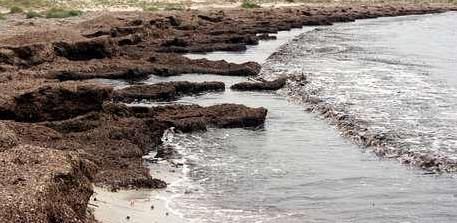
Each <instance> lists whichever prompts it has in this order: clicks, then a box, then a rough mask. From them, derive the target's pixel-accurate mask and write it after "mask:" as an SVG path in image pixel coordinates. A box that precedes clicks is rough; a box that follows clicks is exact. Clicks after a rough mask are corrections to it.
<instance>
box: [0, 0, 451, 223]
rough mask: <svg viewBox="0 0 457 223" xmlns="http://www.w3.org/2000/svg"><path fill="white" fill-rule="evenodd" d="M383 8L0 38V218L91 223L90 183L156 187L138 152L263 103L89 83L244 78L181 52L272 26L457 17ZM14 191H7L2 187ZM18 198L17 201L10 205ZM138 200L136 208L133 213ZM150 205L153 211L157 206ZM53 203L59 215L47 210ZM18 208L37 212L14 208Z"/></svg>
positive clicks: (248, 120) (251, 14) (237, 42)
mask: <svg viewBox="0 0 457 223" xmlns="http://www.w3.org/2000/svg"><path fill="white" fill-rule="evenodd" d="M395 7H397V6H390V5H383V6H352V7H348V6H345V7H341V6H337V7H335V8H331V7H328V8H327V7H325V8H323V9H320V8H312V7H307V6H304V7H302V8H277V9H256V10H238V9H232V10H226V11H185V12H173V13H163V14H161V13H141V14H140V15H138V14H132V13H128V12H126V13H111V14H108V15H102V16H101V17H97V18H95V19H91V20H88V21H81V22H77V23H70V24H69V25H68V27H65V26H64V27H60V28H59V29H58V30H53V31H42V30H40V31H38V30H37V29H35V28H36V27H35V28H32V29H31V31H30V32H18V33H20V34H18V35H14V32H13V34H8V35H9V36H5V35H3V36H0V75H1V76H0V77H1V81H0V85H1V86H2V87H3V88H2V97H1V98H0V117H1V118H2V121H1V123H0V124H1V125H0V127H1V128H0V130H1V135H0V136H1V137H0V142H1V143H2V144H1V145H2V146H1V147H2V149H1V150H0V152H1V153H2V154H1V155H2V161H3V165H2V166H0V168H1V169H2V172H3V174H4V177H3V178H4V179H5V182H3V189H2V191H1V192H2V193H3V194H5V196H2V201H3V203H4V205H2V206H1V208H0V210H2V213H12V214H10V215H0V220H2V221H8V222H9V221H11V222H14V221H21V220H27V221H52V220H61V221H65V222H93V221H94V219H93V218H92V217H91V216H87V213H86V211H87V207H88V202H89V197H90V196H91V195H92V193H93V191H92V189H91V186H90V185H91V184H95V185H96V186H105V187H108V188H110V190H113V191H117V190H120V189H142V188H149V189H154V188H163V187H166V183H165V182H164V181H163V179H160V178H164V176H160V174H157V173H154V174H150V173H149V171H148V170H147V168H146V166H145V165H144V163H143V156H144V155H146V154H148V153H149V152H150V151H151V150H153V149H154V148H156V147H157V146H159V145H161V138H162V136H163V133H164V132H165V131H166V130H167V129H168V128H170V127H174V128H176V129H177V130H180V131H183V132H192V131H204V130H206V129H207V128H208V127H219V128H239V127H256V126H260V125H262V124H263V122H264V121H265V117H266V113H267V111H266V109H264V108H249V107H246V106H243V105H235V104H223V105H216V106H210V107H200V106H196V105H171V106H164V107H160V108H158V107H153V108H145V107H127V106H125V105H123V103H128V102H131V100H142V99H148V100H155V101H169V100H173V99H176V98H179V97H181V96H184V95H189V94H190V95H192V94H196V93H204V92H212V91H219V90H223V89H225V87H226V86H225V85H224V84H223V83H222V84H221V83H209V82H205V83H192V82H173V83H171V82H170V83H160V84H154V85H147V86H144V85H136V86H130V87H128V88H126V89H113V88H112V87H111V86H105V85H102V84H99V83H97V82H95V81H93V80H91V79H97V78H104V79H127V80H130V81H132V82H134V81H135V80H137V79H144V78H146V77H147V76H149V75H151V74H152V75H157V76H172V75H179V74H185V73H204V74H205V73H207V74H219V75H234V76H256V75H257V74H258V73H259V72H260V69H261V68H260V65H259V64H257V63H252V62H251V63H243V64H234V63H228V62H225V61H209V60H205V59H202V60H192V59H188V58H185V57H183V56H182V55H181V53H192V52H202V53H204V52H212V51H220V50H229V51H243V50H245V49H246V46H247V45H255V44H257V43H258V41H259V37H258V34H265V35H266V36H267V37H271V38H274V37H273V35H274V33H276V32H278V31H281V30H290V29H292V28H299V27H302V26H310V25H313V26H314V25H318V26H319V25H331V24H333V23H335V22H351V21H355V20H356V19H364V18H375V17H382V16H400V15H413V14H426V13H440V12H445V11H448V10H453V11H454V10H457V7H455V6H453V7H449V8H447V7H442V6H436V7H435V6H423V5H421V6H411V5H407V6H401V7H398V8H395ZM291 13H293V14H294V15H296V18H295V17H293V18H292V17H291V16H290V15H291ZM119 18H121V19H119ZM38 22H39V21H38ZM51 24H52V23H51ZM38 26H39V25H38ZM222 26H224V27H225V28H222V29H221V28H220V27H222ZM43 27H46V25H44V26H43ZM22 28H24V27H22ZM25 29H26V28H25ZM263 38H265V36H264V37H263ZM244 85H246V86H250V87H251V88H254V87H255V88H256V89H257V88H259V89H264V88H267V87H268V86H267V87H265V86H257V85H255V86H251V85H249V84H243V86H244ZM227 87H229V86H227ZM251 90H252V89H251ZM228 111H229V112H228ZM36 154H49V156H48V157H51V160H48V157H45V156H38V157H34V156H35V155H36ZM22 157H23V158H22ZM18 159H20V161H18ZM11 166H13V167H14V169H12V168H11ZM24 173H25V174H26V176H23V177H21V175H22V174H24ZM164 174H166V173H164ZM153 177H154V178H153ZM157 178H159V179H157ZM17 185H19V189H13V188H15V187H17ZM36 185H42V187H41V188H38V189H37V188H36V187H35V186H36ZM97 190H98V192H99V195H97V196H100V197H103V198H101V199H100V201H103V200H105V199H107V200H109V199H112V200H110V202H115V201H118V200H124V201H125V197H124V196H123V195H124V194H122V193H119V195H120V196H119V197H118V198H109V197H108V196H105V194H104V191H103V190H99V189H97ZM75 191H78V192H79V193H78V194H75V193H74V192H75ZM81 192H82V193H81ZM56 194H58V196H56ZM81 195H84V196H81ZM127 195H128V192H126V196H127ZM77 196H78V198H77ZM12 197H15V198H16V199H14V200H11V199H10V198H12ZM144 198H145V197H142V198H139V199H140V200H142V199H144ZM55 199H57V200H55ZM39 200H45V201H46V202H44V203H43V202H37V201H39ZM72 200H73V201H72ZM23 202H24V203H27V204H28V205H29V206H26V207H21V206H18V204H19V203H23ZM159 203H160V202H159ZM147 205H149V203H148V202H145V203H143V204H142V206H141V208H144V207H146V206H147ZM157 205H158V207H160V209H161V210H162V209H163V208H162V207H164V206H162V204H157ZM59 206H63V207H65V208H63V209H60V210H57V209H56V208H57V207H59ZM29 209H34V210H40V211H35V212H28V211H26V210H29ZM18 216H21V217H18ZM154 216H155V217H157V218H159V216H158V215H154ZM170 218H174V217H173V216H171V217H170Z"/></svg>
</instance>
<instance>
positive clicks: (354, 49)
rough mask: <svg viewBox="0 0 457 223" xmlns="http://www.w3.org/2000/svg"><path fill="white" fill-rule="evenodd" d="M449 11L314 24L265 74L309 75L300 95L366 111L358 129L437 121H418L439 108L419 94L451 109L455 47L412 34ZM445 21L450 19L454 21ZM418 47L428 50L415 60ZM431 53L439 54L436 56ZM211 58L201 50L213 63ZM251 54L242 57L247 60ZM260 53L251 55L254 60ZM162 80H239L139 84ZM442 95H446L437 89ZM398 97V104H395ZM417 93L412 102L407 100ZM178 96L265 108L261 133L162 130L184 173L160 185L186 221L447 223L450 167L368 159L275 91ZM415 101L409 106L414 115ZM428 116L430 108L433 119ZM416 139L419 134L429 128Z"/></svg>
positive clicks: (454, 198)
mask: <svg viewBox="0 0 457 223" xmlns="http://www.w3.org/2000/svg"><path fill="white" fill-rule="evenodd" d="M449 17H451V18H449ZM455 18H456V17H455V14H443V15H431V16H429V15H426V16H410V17H399V18H387V19H375V20H365V21H359V22H356V23H349V24H338V25H335V26H333V27H326V28H323V30H319V31H312V32H309V33H306V34H304V35H302V36H301V37H300V39H297V40H295V41H293V42H292V43H291V44H290V45H288V46H285V47H282V49H281V51H280V52H281V53H285V52H292V53H293V54H292V55H290V56H286V57H280V58H282V60H278V56H273V57H272V58H270V59H269V60H267V61H266V64H265V66H264V75H266V76H270V75H271V76H275V75H283V74H301V73H304V74H306V75H307V76H308V77H309V80H310V81H311V82H310V85H309V86H307V88H304V89H299V90H302V91H303V92H302V93H304V94H310V93H313V94H315V95H316V96H317V97H320V98H321V99H322V100H323V101H324V102H326V103H328V104H329V105H332V106H333V105H334V106H335V107H339V106H342V107H343V108H345V109H348V110H344V111H350V112H352V114H355V115H359V116H357V117H359V118H360V119H363V118H367V119H368V121H367V125H368V127H372V128H373V131H375V130H376V131H387V130H389V131H395V132H401V131H400V130H401V129H402V128H406V129H407V130H414V131H422V130H421V129H425V128H430V127H431V128H433V126H438V125H440V124H439V123H442V122H440V121H438V122H435V121H433V122H431V121H425V120H423V121H418V119H420V117H427V115H426V114H429V115H433V114H434V112H437V110H433V111H434V112H431V111H429V110H427V108H429V107H433V106H435V105H436V103H432V102H433V100H431V99H430V100H429V98H427V97H426V96H430V95H435V97H440V98H441V100H445V101H447V102H448V104H449V105H448V106H450V107H446V109H448V110H447V111H449V112H451V111H452V109H451V108H453V107H452V106H454V104H452V103H451V102H452V101H451V100H452V99H453V98H454V97H453V94H452V92H453V90H452V89H453V88H452V81H451V79H452V77H453V76H452V75H451V74H450V73H449V71H452V70H449V69H448V70H447V71H446V69H447V68H446V66H447V65H449V67H451V69H452V64H455V63H454V62H455V60H454V59H455V55H456V54H453V55H450V54H449V55H447V56H445V54H444V52H443V51H442V50H436V51H433V50H427V49H426V47H425V46H424V44H426V43H427V42H428V41H426V40H424V42H420V41H418V40H414V38H419V39H421V38H429V36H428V35H427V34H425V33H422V32H429V30H428V29H427V27H429V28H430V29H433V28H437V27H436V23H438V24H445V23H446V22H449V21H452V20H453V19H455ZM430 24H432V25H430ZM433 24H435V25H433ZM410 25H415V26H418V27H417V28H415V32H414V33H411V38H413V40H408V39H407V38H406V37H399V36H401V35H400V34H402V32H403V30H407V29H408V27H409V26H410ZM448 25H450V26H451V27H455V25H453V24H452V23H451V24H448ZM421 26H423V27H421ZM453 30H455V29H453ZM395 31H397V32H399V33H397V34H396V32H395ZM434 32H436V31H434ZM445 32H446V31H445ZM450 32H452V31H450ZM421 33H422V34H421ZM384 34H385V35H384ZM446 35H447V34H446ZM421 36H422V37H421ZM289 38H290V37H289ZM389 38H392V39H389ZM405 38H406V39H405ZM436 38H438V39H440V38H444V39H446V38H448V40H444V39H442V42H443V43H447V44H450V45H449V48H452V46H456V45H455V44H452V41H454V39H452V37H448V36H446V37H436ZM449 38H451V39H449ZM395 39H403V40H401V41H402V42H405V43H408V44H410V45H411V46H409V47H405V48H404V49H403V48H402V47H403V44H400V43H398V44H397V43H395V44H394V43H393V42H394V41H395ZM385 41H388V42H385ZM413 41H417V43H420V44H421V46H417V48H424V49H421V50H417V51H415V50H414V49H415V47H414V46H413V45H414V42H413ZM433 42H434V44H435V43H436V42H439V40H436V41H433ZM397 45H401V47H400V46H397ZM433 47H436V46H433ZM272 49H275V47H272ZM408 49H413V50H411V51H408ZM443 49H444V48H443ZM451 51H452V50H451ZM452 52H455V51H452ZM403 53H404V54H403ZM415 53H417V55H416V54H415ZM422 53H425V54H422ZM216 54H217V55H219V56H220V58H223V59H227V60H230V61H238V62H245V60H246V56H244V55H243V54H233V53H227V54H224V53H216ZM426 54H430V55H428V56H425V57H424V55H426ZM435 54H438V55H436V57H434V56H433V55H435ZM213 55H215V54H210V56H209V58H210V59H216V57H213ZM255 55H256V54H255V53H254V54H252V55H251V56H249V57H247V58H249V60H253V59H255V58H254V56H255ZM411 55H416V56H417V58H422V59H424V58H425V59H427V58H430V61H433V62H430V61H427V60H424V61H418V60H417V58H416V57H414V56H412V57H410V56H411ZM207 56H208V55H207ZM275 57H276V58H275ZM423 57H424V58H423ZM262 58H263V56H260V58H258V60H259V61H261V62H262V60H263V59H262ZM440 58H441V59H440ZM443 58H447V59H449V61H450V62H449V61H448V60H446V59H444V60H443ZM453 58H454V59H453ZM437 61H438V62H437ZM446 61H448V62H446ZM443 64H444V65H443ZM423 72H426V75H424V73H423ZM440 72H443V73H446V74H447V75H448V76H446V75H441V74H440ZM435 77H437V78H436V79H435ZM448 79H449V80H448ZM171 80H191V81H207V80H218V81H224V82H226V83H227V86H230V85H231V84H232V83H236V82H239V81H243V80H244V79H243V78H240V77H221V76H214V75H199V74H188V75H182V76H177V77H169V78H159V77H151V78H150V79H149V80H147V81H146V82H147V83H156V82H160V81H171ZM443 80H447V81H443ZM435 84H443V85H435ZM438 86H442V87H441V91H440V92H438V91H436V89H437V88H438ZM308 87H309V88H308ZM432 87H433V88H432ZM438 89H439V88H438ZM396 91H400V92H403V93H395V92H396ZM430 91H433V93H430ZM443 92H445V93H444V94H445V95H441V94H443ZM397 94H403V96H402V97H398V95H397ZM424 94H426V95H425V96H424V97H423V98H422V97H421V96H423V95H424ZM392 95H395V97H392ZM455 95H457V94H455ZM397 98H400V99H403V101H395V100H394V99H397ZM415 98H419V99H421V100H422V101H420V100H419V101H415V100H412V101H411V99H415ZM385 100H389V101H388V102H385ZM178 102H179V103H196V104H201V105H212V104H216V103H224V102H227V103H242V104H246V105H248V106H253V107H260V106H263V107H266V108H267V109H268V111H269V113H268V117H267V121H266V123H265V126H264V127H263V128H260V129H255V130H253V129H210V130H209V131H208V132H204V133H194V134H174V135H170V137H169V138H168V140H167V141H166V142H165V143H168V144H172V145H175V146H176V148H177V149H178V150H179V151H180V153H181V154H183V160H181V161H182V162H183V163H184V164H185V165H184V168H183V179H181V180H179V181H176V182H174V183H172V184H171V185H170V186H169V188H168V190H169V193H170V207H171V208H173V210H174V211H176V212H179V213H181V214H182V215H183V217H184V218H185V220H186V221H189V222H455V220H456V219H457V213H456V212H455V210H457V188H456V187H455V185H456V182H457V181H456V179H455V175H454V174H447V175H434V174H428V172H425V171H422V170H419V169H414V168H409V167H408V166H404V165H401V164H399V162H397V161H396V160H391V159H390V160H389V159H383V158H378V157H377V156H375V155H374V154H373V153H371V152H369V151H370V150H366V149H362V148H360V147H358V146H356V145H355V144H354V143H352V142H351V141H349V140H348V139H346V138H344V137H342V136H340V135H339V132H338V130H337V129H335V128H334V127H332V125H329V124H328V122H327V121H326V120H323V119H320V118H319V116H318V115H316V114H314V113H309V112H305V111H304V107H303V106H302V105H300V104H294V103H290V102H288V101H287V98H286V96H282V94H278V93H273V92H270V93H256V92H234V91H230V90H229V89H227V91H226V92H223V93H211V94H203V95H198V96H192V97H184V98H182V99H180V100H179V101H178ZM378 103H380V104H378ZM418 103H419V104H418ZM430 103H431V104H430ZM146 104H148V103H146ZM405 104H406V105H408V106H404V105H405ZM410 106H412V107H410ZM415 106H416V107H415ZM349 108H350V109H349ZM418 108H420V109H418ZM403 109H405V110H403ZM414 109H418V110H417V112H416V113H414V112H413V110H414ZM395 110H396V112H394V111H395ZM388 112H391V113H390V114H386V113H388ZM428 112H431V113H428ZM437 114H439V113H437ZM414 115H415V116H414ZM440 115H441V114H440ZM404 117H414V118H409V119H408V120H409V121H410V122H414V125H411V126H416V127H415V128H414V129H412V128H410V127H408V126H410V125H408V123H406V121H405V118H404ZM418 117H419V118H418ZM436 117H440V116H431V118H436ZM448 117H449V118H450V119H451V121H453V119H454V118H456V116H454V115H453V113H449V114H448ZM402 120H403V121H402ZM433 123H434V124H433ZM421 125H425V126H424V127H422V126H421ZM428 125H430V126H428ZM394 127H400V130H398V129H397V128H394ZM448 127H449V128H454V127H457V125H453V124H452V122H449V123H445V125H444V126H441V128H443V131H444V132H446V133H448V134H449V135H448V138H449V140H456V139H457V137H454V135H453V134H455V132H453V131H450V132H447V131H449V129H447V128H448ZM408 128H409V129H408ZM379 129H381V130H379ZM437 133H439V131H433V132H431V134H437ZM421 137H424V139H421V140H422V141H423V142H427V140H428V139H427V135H421ZM399 139H408V138H401V137H400V138H399ZM411 141H414V140H411ZM419 141H420V140H419ZM402 143H403V144H407V143H410V141H408V140H406V141H403V142H402ZM403 144H401V145H403ZM424 148H425V147H424ZM399 149H402V148H399ZM436 149H438V150H440V149H441V147H439V146H437V148H436ZM451 153H452V152H451Z"/></svg>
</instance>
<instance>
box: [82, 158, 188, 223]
mask: <svg viewBox="0 0 457 223" xmlns="http://www.w3.org/2000/svg"><path fill="white" fill-rule="evenodd" d="M152 169H153V170H151V174H154V176H160V177H161V179H164V180H166V182H170V183H173V182H177V181H179V180H180V179H181V178H182V177H183V175H182V174H181V169H180V168H175V167H172V166H171V165H170V164H169V163H168V162H167V161H163V162H162V163H159V164H154V165H153V166H152ZM173 195H174V194H173V193H172V192H171V191H169V189H161V190H144V189H138V190H120V191H117V192H111V191H109V190H107V189H104V188H100V187H95V194H94V195H93V196H92V198H91V202H90V203H91V205H90V206H91V207H92V208H93V212H94V216H95V218H96V219H97V220H98V221H100V222H103V223H185V222H187V221H185V220H184V218H183V217H181V215H180V213H176V212H175V211H173V210H172V209H171V208H170V207H169V202H170V199H171V196H173Z"/></svg>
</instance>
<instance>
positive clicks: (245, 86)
mask: <svg viewBox="0 0 457 223" xmlns="http://www.w3.org/2000/svg"><path fill="white" fill-rule="evenodd" d="M287 79H288V78H287V77H282V78H278V79H276V80H273V81H263V80H262V81H260V82H241V83H237V84H234V85H232V86H231V87H230V88H231V89H233V90H237V91H275V90H279V89H281V88H283V87H284V86H285V85H286V82H287Z"/></svg>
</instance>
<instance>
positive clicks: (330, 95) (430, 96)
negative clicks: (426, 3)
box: [266, 12, 457, 171]
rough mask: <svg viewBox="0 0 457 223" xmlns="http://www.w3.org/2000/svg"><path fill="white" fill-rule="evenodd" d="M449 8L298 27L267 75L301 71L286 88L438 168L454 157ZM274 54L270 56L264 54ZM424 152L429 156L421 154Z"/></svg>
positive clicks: (456, 122)
mask: <svg viewBox="0 0 457 223" xmlns="http://www.w3.org/2000/svg"><path fill="white" fill-rule="evenodd" d="M456 18H457V13H455V12H453V13H445V14H439V15H422V16H407V17H398V18H382V19H375V20H364V21H359V22H356V23H348V24H340V25H337V26H334V27H328V28H323V29H319V30H316V31H313V32H309V33H306V34H305V35H302V36H301V37H300V38H298V39H296V41H293V42H291V43H290V44H289V45H287V46H284V47H283V48H282V49H281V54H282V55H284V54H286V55H287V56H284V57H282V56H277V58H280V62H272V63H269V64H268V65H267V66H266V69H270V71H271V72H269V73H270V74H273V75H274V74H275V73H278V72H283V73H304V74H305V75H306V76H307V77H308V81H309V82H310V83H309V84H308V85H306V86H305V87H303V88H301V89H293V91H295V92H294V93H295V94H298V95H301V96H303V97H304V98H307V97H312V98H318V99H319V100H320V101H321V102H320V103H319V105H320V106H321V107H323V106H325V107H326V108H331V109H333V110H335V113H338V114H340V115H348V116H350V117H352V118H353V119H354V120H357V122H358V125H360V126H359V127H360V128H359V129H366V130H364V132H363V134H364V136H366V137H367V136H378V137H379V136H380V137H383V138H386V142H387V147H388V148H386V151H383V152H386V153H388V154H389V155H392V156H395V155H396V156H400V159H402V160H406V161H409V162H412V163H413V164H414V163H420V162H422V161H423V160H421V159H423V157H424V156H423V155H424V154H428V155H429V157H430V156H431V157H434V158H436V159H437V160H438V162H439V163H440V166H437V167H436V168H438V169H445V170H451V171H453V170H454V169H455V166H456V163H457V151H456V148H457V113H456V111H457V103H456V102H457V76H456V75H457V38H455V35H456V34H457V25H456V23H455V22H454V21H455V19H456ZM272 61H275V60H272ZM428 159H429V158H428Z"/></svg>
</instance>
